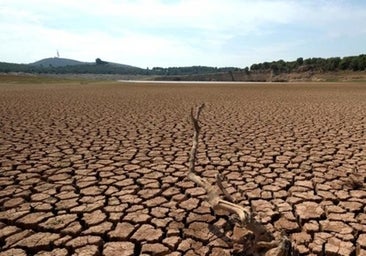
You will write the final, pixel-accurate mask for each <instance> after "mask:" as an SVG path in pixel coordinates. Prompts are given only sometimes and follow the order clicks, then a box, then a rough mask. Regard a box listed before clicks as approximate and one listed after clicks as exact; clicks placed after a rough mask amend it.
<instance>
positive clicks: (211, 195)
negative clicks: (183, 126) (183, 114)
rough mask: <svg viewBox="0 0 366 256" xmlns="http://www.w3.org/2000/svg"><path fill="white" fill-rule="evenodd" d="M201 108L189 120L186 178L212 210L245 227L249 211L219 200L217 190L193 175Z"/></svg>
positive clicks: (248, 218) (192, 113) (224, 191)
mask: <svg viewBox="0 0 366 256" xmlns="http://www.w3.org/2000/svg"><path fill="white" fill-rule="evenodd" d="M203 107H204V104H202V105H200V106H199V107H198V108H197V111H196V113H194V110H193V109H192V110H191V120H192V123H193V128H194V133H193V141H192V148H191V152H190V154H189V171H188V175H187V176H188V178H189V179H190V180H191V181H193V182H194V183H196V184H197V185H198V186H200V187H202V188H203V189H204V190H205V191H206V194H207V201H208V203H209V204H210V205H211V207H212V209H214V210H225V211H228V212H230V213H233V214H236V215H237V216H238V217H239V220H240V223H241V224H242V225H245V224H246V223H247V222H248V221H249V220H250V219H251V218H250V213H249V211H247V210H246V209H244V208H243V207H242V206H240V205H237V204H234V203H231V202H229V201H226V200H223V199H221V198H220V197H219V195H218V189H217V188H215V187H214V186H212V185H211V184H210V183H209V182H208V181H207V180H206V179H204V178H201V177H200V176H198V175H197V174H196V173H195V164H196V158H197V146H198V136H199V133H200V130H201V127H200V125H199V117H200V114H201V111H202V109H203ZM219 183H221V182H219ZM219 186H220V185H219ZM221 190H222V191H223V193H224V194H225V195H226V196H227V197H229V198H231V196H229V193H227V191H226V190H225V189H224V188H223V186H222V184H221Z"/></svg>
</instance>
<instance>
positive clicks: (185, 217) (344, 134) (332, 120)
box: [0, 83, 366, 256]
mask: <svg viewBox="0 0 366 256" xmlns="http://www.w3.org/2000/svg"><path fill="white" fill-rule="evenodd" d="M365 99H366V84H363V83H359V84H352V83H349V84H345V83H344V84H266V85H265V84H245V85H202V84H190V85H189V84H186V85H181V84H180V85H178V84H174V85H166V84H165V85H156V84H153V85H148V84H122V83H111V84H89V85H80V84H56V83H52V84H50V85H20V84H17V85H11V84H8V85H7V84H0V117H1V119H0V255H1V256H4V255H27V254H28V255H31V254H32V255H33V254H37V255H71V254H75V255H79V254H80V255H102V254H104V255H138V254H142V255H151V254H155V255H167V254H170V253H171V255H229V254H230V252H231V250H232V249H233V248H234V247H235V241H233V239H232V238H233V237H234V238H235V237H236V239H237V241H238V240H240V238H239V237H237V236H238V234H242V235H245V234H244V233H245V232H244V233H243V232H242V231H240V230H236V231H235V230H234V235H232V229H231V228H230V224H229V218H228V217H227V216H226V215H225V214H217V215H216V216H214V215H212V213H211V211H210V209H209V208H208V204H207V203H205V201H204V195H203V191H202V189H200V188H195V186H194V184H193V183H192V182H190V181H188V180H187V179H185V174H186V171H187V166H188V163H187V161H188V152H189V150H190V147H191V136H192V133H193V130H192V126H191V124H190V123H189V118H188V117H189V111H190V108H191V107H193V106H195V105H197V104H199V103H201V102H205V103H206V108H205V109H204V111H203V114H202V118H201V122H202V131H201V135H202V136H201V138H200V144H199V148H198V165H197V168H196V170H197V171H199V172H200V174H201V175H202V176H204V177H206V178H207V179H209V180H213V179H214V177H215V174H216V173H217V172H221V173H222V174H224V175H225V176H226V177H227V179H228V181H229V182H226V186H228V187H229V188H228V189H229V191H230V192H231V193H232V196H233V197H234V198H236V199H237V200H238V201H239V202H240V203H241V204H242V205H244V206H248V205H250V206H251V207H252V208H253V209H255V210H256V211H257V213H258V217H259V218H260V221H261V222H262V223H263V224H264V225H265V227H266V228H267V229H268V230H270V231H272V232H273V233H274V234H276V233H279V232H280V231H281V230H283V231H286V232H287V233H288V235H289V237H290V239H291V240H292V242H293V246H294V248H295V250H296V251H297V252H299V253H300V254H301V255H311V254H312V255H319V254H326V255H357V254H358V255H363V253H365V252H366V242H365V241H366V206H365V201H366V189H365V187H362V186H361V187H360V184H359V183H358V184H355V182H352V181H350V179H349V176H350V175H354V176H356V177H358V181H361V185H362V183H363V185H364V184H365V175H366V135H365V130H366V100H365ZM355 168H357V170H358V172H357V173H356V172H355V171H354V170H355ZM227 183H229V184H227ZM233 187H234V188H236V189H233ZM230 188H231V189H230ZM236 191H239V193H237V192H236ZM240 232H241V233H240ZM120 252H122V254H121V253H120Z"/></svg>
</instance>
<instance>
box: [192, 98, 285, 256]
mask: <svg viewBox="0 0 366 256" xmlns="http://www.w3.org/2000/svg"><path fill="white" fill-rule="evenodd" d="M203 108H204V104H202V105H200V106H199V107H198V108H197V110H196V111H195V112H194V110H193V109H191V120H192V124H193V128H194V133H193V140H192V148H191V151H190V154H189V170H188V174H187V177H188V179H190V180H191V181H193V182H194V183H196V185H198V186H199V187H201V188H203V189H204V190H205V191H206V194H207V201H208V203H209V204H210V206H211V208H212V209H213V210H215V211H216V210H225V211H228V212H230V213H233V214H235V215H236V216H237V217H238V218H239V223H240V225H241V227H242V228H246V229H247V230H250V231H251V232H252V233H253V235H254V241H253V244H252V246H251V247H252V248H250V249H249V250H247V251H251V252H253V255H258V253H257V252H258V251H261V250H262V249H265V250H266V251H267V252H266V253H265V254H264V255H265V256H267V255H268V256H269V255H273V256H287V255H290V254H291V252H290V251H291V242H290V240H289V239H288V238H287V236H283V237H282V239H281V240H280V241H279V240H274V238H273V236H272V235H271V234H270V233H269V232H268V231H267V230H266V229H265V227H264V226H263V225H262V224H260V223H259V222H257V221H256V220H255V219H254V214H252V212H251V211H248V210H247V209H245V208H243V207H242V206H240V205H238V204H235V203H234V199H233V198H232V197H231V195H230V194H229V193H228V192H227V190H226V189H225V187H224V186H223V184H222V179H223V178H222V177H221V175H220V174H217V175H216V185H217V186H214V185H212V184H210V182H208V181H207V180H206V179H204V178H202V177H200V176H199V175H197V174H196V172H195V166H196V161H197V147H198V137H199V134H200V130H201V127H200V125H199V117H200V115H201V112H202V109H203ZM220 191H221V192H222V194H224V197H225V198H226V199H227V200H224V199H222V198H221V197H220V196H219V192H220ZM250 210H251V209H250ZM247 249H248V248H247Z"/></svg>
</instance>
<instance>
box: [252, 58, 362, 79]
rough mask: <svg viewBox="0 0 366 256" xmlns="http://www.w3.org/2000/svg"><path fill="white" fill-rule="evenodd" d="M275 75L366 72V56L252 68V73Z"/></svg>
mask: <svg viewBox="0 0 366 256" xmlns="http://www.w3.org/2000/svg"><path fill="white" fill-rule="evenodd" d="M268 70H272V71H273V72H274V73H277V74H279V73H290V72H305V71H320V72H327V71H338V70H353V71H362V70H366V55H365V54H361V55H359V56H348V57H344V58H340V57H332V58H309V59H303V58H298V59H297V60H296V61H284V60H278V61H272V62H263V63H258V64H253V65H251V66H250V71H268Z"/></svg>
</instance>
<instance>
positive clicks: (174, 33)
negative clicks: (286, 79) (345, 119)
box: [0, 0, 366, 67]
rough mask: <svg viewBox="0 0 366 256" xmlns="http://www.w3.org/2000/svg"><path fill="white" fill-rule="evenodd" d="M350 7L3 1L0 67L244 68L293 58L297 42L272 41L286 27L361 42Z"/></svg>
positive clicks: (362, 12)
mask: <svg viewBox="0 0 366 256" xmlns="http://www.w3.org/2000/svg"><path fill="white" fill-rule="evenodd" d="M350 2H352V1H339V0H336V1H307V0H304V1H286V0H273V1H269V0H257V1H255V0H253V1H240V0H225V1H224V0H185V1H183V0H182V1H176V0H174V1H162V0H136V1H132V0H104V1H99V0H84V1H74V0H53V1H49V0H27V1H26V0H2V1H1V2H0V40H1V42H2V47H1V49H0V58H1V59H0V61H9V62H31V61H35V60H38V59H40V58H44V57H48V56H52V55H54V54H55V52H56V49H59V50H60V52H61V55H63V56H64V57H69V58H75V59H80V60H84V61H93V60H94V58H96V57H100V58H102V59H106V60H109V61H115V62H122V63H126V64H132V65H137V66H141V67H145V66H150V67H151V66H158V65H159V66H178V65H179V66H180V65H198V64H201V65H213V66H226V65H227V66H228V65H238V66H245V65H250V64H251V62H255V57H256V56H257V59H258V60H260V59H263V55H264V54H265V55H266V56H267V58H266V59H271V57H273V58H278V56H279V55H283V56H284V57H283V58H286V56H291V52H290V50H294V49H296V47H297V46H296V45H298V44H299V42H298V41H301V38H298V39H296V42H293V41H292V42H288V41H287V40H294V39H293V38H292V39H291V37H290V36H289V37H287V35H284V38H283V42H276V43H273V42H272V41H271V37H273V36H276V35H278V34H279V32H280V31H284V30H286V28H288V27H291V26H292V27H294V29H296V28H300V29H306V30H308V31H311V32H309V33H311V36H313V37H316V36H319V37H324V38H333V39H334V38H340V39H342V38H343V37H345V36H353V37H355V38H357V37H360V36H361V37H362V38H363V40H364V37H365V36H366V29H365V27H366V26H365V21H366V8H365V5H364V4H363V5H362V7H363V8H360V6H357V5H356V4H350ZM299 34H301V33H299ZM249 37H251V38H253V40H251V41H255V40H266V42H262V41H261V42H259V41H258V43H255V42H252V43H251V44H250V45H249V43H247V41H246V40H244V39H245V38H249ZM237 38H242V39H241V40H238V39H237ZM243 38H244V39H243ZM267 41H268V42H267ZM229 42H230V44H229ZM340 43H341V40H340ZM228 45H234V46H235V47H234V48H235V50H236V52H237V53H236V54H235V52H232V50H231V49H230V46H229V47H228ZM287 49H288V50H287ZM362 50H365V49H361V51H362ZM249 51H250V52H249ZM286 51H287V52H286ZM292 54H296V55H297V56H300V55H301V53H299V52H296V53H292ZM240 58H242V59H243V61H242V64H240Z"/></svg>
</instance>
